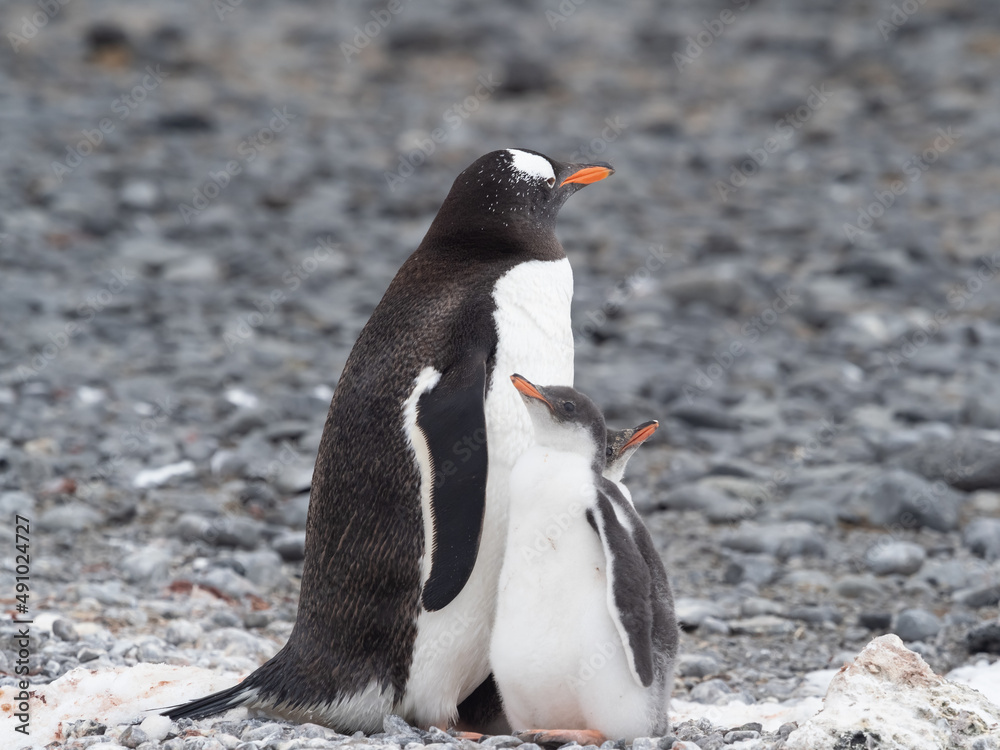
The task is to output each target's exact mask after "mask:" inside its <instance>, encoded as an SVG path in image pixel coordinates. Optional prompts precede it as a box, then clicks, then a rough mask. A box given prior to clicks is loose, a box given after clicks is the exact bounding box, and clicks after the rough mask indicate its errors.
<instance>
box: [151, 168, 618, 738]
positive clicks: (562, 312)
mask: <svg viewBox="0 0 1000 750" xmlns="http://www.w3.org/2000/svg"><path fill="white" fill-rule="evenodd" d="M612 171H613V170H612V169H611V167H610V166H608V165H607V164H564V163H561V162H557V161H554V160H552V159H550V158H548V157H547V156H544V155H542V154H540V153H537V152H534V151H527V150H522V149H505V150H500V151H493V152H491V153H489V154H486V155H485V156H483V157H481V158H479V159H478V160H476V161H475V162H474V163H473V164H472V165H471V166H470V167H468V168H467V169H466V170H465V171H464V172H462V173H461V174H460V175H459V176H458V177H457V179H456V180H455V183H454V185H453V186H452V189H451V192H450V193H449V194H448V196H447V198H445V201H444V203H443V204H442V206H441V209H440V211H438V214H437V217H435V219H434V221H433V223H432V224H431V226H430V229H429V230H428V231H427V235H426V236H425V237H424V239H423V242H421V243H420V246H419V247H418V248H417V250H416V251H415V252H414V253H413V255H411V256H410V257H409V258H408V259H407V261H406V262H405V263H404V264H403V266H402V268H401V269H400V270H399V272H398V273H397V274H396V277H395V278H394V279H393V280H392V283H391V284H390V285H389V288H388V290H387V291H386V293H385V296H384V297H383V298H382V301H381V302H380V303H379V304H378V306H377V307H376V308H375V312H374V313H372V316H371V319H370V320H369V321H368V323H367V325H366V326H365V327H364V329H363V330H362V332H361V335H360V337H359V338H358V341H357V343H356V344H355V345H354V349H353V350H352V352H351V355H350V357H349V358H348V360H347V364H346V366H345V368H344V372H343V374H342V376H341V378H340V381H339V382H338V384H337V388H336V391H335V393H334V396H333V400H332V403H331V404H330V412H329V414H328V416H327V420H326V426H325V427H324V430H323V437H322V440H321V442H320V447H319V455H318V456H317V459H316V469H315V472H314V474H313V482H312V496H311V499H310V504H309V516H308V521H307V526H306V549H305V562H304V564H303V569H302V588H301V594H300V597H299V608H298V614H297V617H296V622H295V627H294V629H293V630H292V634H291V636H290V637H289V639H288V642H287V643H286V644H285V646H284V648H283V649H282V650H281V651H280V652H279V653H278V654H276V655H275V656H274V657H273V658H272V659H271V660H269V661H268V662H267V663H265V664H264V665H262V666H261V667H260V668H259V669H257V670H256V671H254V672H253V673H252V674H250V675H249V676H248V677H247V678H246V679H245V680H244V681H243V682H242V683H240V684H239V685H236V686H234V687H232V688H229V689H228V690H223V691H221V692H219V693H215V694H213V695H209V696H206V697H204V698H201V699H199V700H195V701H192V702H190V703H187V704H184V705H182V706H179V707H176V708H173V709H170V710H168V711H167V712H166V713H167V715H169V716H170V717H171V718H175V719H176V718H180V717H185V716H187V717H191V718H199V717H202V716H208V715H210V714H214V713H218V712H220V711H224V710H226V709H229V708H233V707H235V706H248V707H251V708H255V709H260V710H263V711H264V712H266V713H271V714H275V715H279V716H283V717H287V718H290V719H293V720H297V721H309V722H314V723H318V724H325V725H327V726H330V727H333V728H334V729H337V730H338V731H341V732H355V731H359V730H360V731H364V732H371V731H377V730H379V729H380V728H381V727H382V720H383V716H384V715H386V714H389V713H395V714H399V715H401V716H403V717H404V718H406V719H407V720H408V721H410V722H412V723H415V724H418V725H422V726H429V725H432V724H433V725H437V726H440V727H446V726H450V725H452V724H453V723H454V722H455V721H456V719H457V718H458V715H459V704H460V703H462V701H464V700H466V699H468V702H470V703H474V704H476V705H472V706H471V707H470V713H476V714H479V715H483V714H488V713H489V704H490V703H492V702H495V699H496V691H495V686H494V684H493V680H492V678H491V677H490V667H489V646H490V635H491V630H492V624H493V617H494V611H495V606H496V588H497V579H498V576H499V573H500V567H501V562H502V556H503V551H504V544H505V536H506V529H507V505H508V495H509V477H510V471H511V468H512V467H513V464H514V462H515V461H516V460H517V458H518V457H519V456H520V454H521V452H522V451H523V450H524V449H525V448H526V447H527V446H528V445H530V444H531V434H532V429H533V428H532V424H531V421H530V418H529V416H528V414H527V412H526V411H525V409H524V407H523V405H522V403H521V398H520V396H519V395H518V393H517V391H516V390H515V389H513V388H511V387H510V382H509V378H510V376H511V374H513V373H515V372H517V373H522V374H523V375H524V376H526V377H528V378H530V379H531V380H533V381H535V382H540V383H548V384H553V385H567V386H571V385H572V384H573V334H572V329H571V323H570V300H571V298H572V295H573V274H572V270H571V269H570V265H569V260H568V259H567V258H566V254H565V252H564V251H563V248H562V246H561V245H560V244H559V241H558V240H557V239H556V236H555V232H554V229H555V219H556V215H557V214H558V212H559V209H560V207H561V206H562V205H563V203H564V202H565V201H566V199H567V198H568V197H569V196H570V195H572V194H573V193H575V192H576V191H577V190H579V189H580V188H581V187H583V186H584V185H587V184H589V183H591V182H596V181H598V180H602V179H604V178H605V177H607V176H608V175H610V174H611V173H612ZM470 696H471V697H470ZM463 713H464V709H463Z"/></svg>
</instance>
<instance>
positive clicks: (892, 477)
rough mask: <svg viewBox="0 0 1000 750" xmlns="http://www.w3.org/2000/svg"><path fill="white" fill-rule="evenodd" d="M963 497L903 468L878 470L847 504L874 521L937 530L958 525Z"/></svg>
mask: <svg viewBox="0 0 1000 750" xmlns="http://www.w3.org/2000/svg"><path fill="white" fill-rule="evenodd" d="M960 503H961V496H960V495H959V494H958V493H957V492H955V491H954V490H952V489H951V488H949V487H947V486H944V485H942V484H934V483H932V482H929V481H927V480H926V479H925V478H923V477H920V476H917V475H916V474H913V473H911V472H908V471H905V470H903V469H890V470H887V471H879V472H876V473H875V474H874V475H873V476H872V477H871V478H870V479H868V480H867V481H865V482H864V483H863V484H862V485H861V486H860V487H858V488H857V489H855V490H853V491H852V492H851V493H850V494H849V495H848V497H847V502H846V506H847V508H848V509H849V510H850V512H851V513H855V514H857V515H858V516H859V517H860V518H862V519H864V520H865V521H867V522H868V523H870V524H873V525H875V526H882V527H899V528H903V529H917V528H921V527H925V526H926V527H927V528H930V529H934V530H935V531H953V530H954V529H956V528H958V508H959V505H960Z"/></svg>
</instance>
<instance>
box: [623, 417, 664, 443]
mask: <svg viewBox="0 0 1000 750" xmlns="http://www.w3.org/2000/svg"><path fill="white" fill-rule="evenodd" d="M659 426H660V423H659V422H657V421H656V420H655V419H654V420H653V421H652V422H646V423H645V424H641V425H639V426H638V427H636V428H635V433H633V435H632V437H630V438H629V439H628V442H627V443H625V445H623V446H622V450H625V449H626V448H630V447H631V446H633V445H641V444H642V443H645V442H646V441H647V440H649V438H650V436H651V435H652V434H653V433H654V432H656V428H657V427H659Z"/></svg>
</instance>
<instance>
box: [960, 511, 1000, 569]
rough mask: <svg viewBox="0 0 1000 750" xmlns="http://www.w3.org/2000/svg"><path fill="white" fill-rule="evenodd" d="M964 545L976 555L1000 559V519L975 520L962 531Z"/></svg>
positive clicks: (989, 558)
mask: <svg viewBox="0 0 1000 750" xmlns="http://www.w3.org/2000/svg"><path fill="white" fill-rule="evenodd" d="M962 543H963V544H964V545H965V546H966V547H968V548H969V549H970V550H971V551H972V553H973V554H974V555H978V556H979V557H983V558H986V560H989V561H991V562H992V561H993V560H998V559H1000V518H975V519H973V520H972V521H970V522H969V523H968V524H967V525H966V527H965V528H964V529H963V530H962Z"/></svg>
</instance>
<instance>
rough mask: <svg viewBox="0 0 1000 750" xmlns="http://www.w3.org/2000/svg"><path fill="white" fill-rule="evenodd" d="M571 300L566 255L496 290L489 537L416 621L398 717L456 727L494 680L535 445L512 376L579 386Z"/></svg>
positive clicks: (527, 268) (530, 267)
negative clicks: (516, 488)
mask: <svg viewBox="0 0 1000 750" xmlns="http://www.w3.org/2000/svg"><path fill="white" fill-rule="evenodd" d="M572 298H573V271H572V269H571V268H570V265H569V260H567V259H565V258H564V259H562V260H558V261H529V262H526V263H521V264H519V265H517V266H515V267H514V268H513V269H511V270H510V271H509V272H508V273H507V274H506V275H505V276H503V277H502V278H501V279H500V280H499V281H498V282H497V284H496V286H495V287H494V299H495V300H496V306H497V310H496V313H495V320H496V330H497V351H496V364H495V366H494V369H493V378H492V382H491V383H490V385H489V390H488V391H487V394H486V433H487V446H488V449H489V473H488V477H487V481H486V513H485V517H484V520H483V534H482V539H481V541H480V544H479V555H478V557H477V558H476V566H475V568H474V569H473V571H472V576H471V577H470V578H469V581H468V583H466V584H465V588H464V589H462V591H461V593H460V594H459V595H458V596H457V597H456V598H455V600H454V601H452V603H451V604H449V605H448V606H447V607H445V608H444V609H442V610H440V611H438V612H421V614H420V617H419V618H418V620H417V640H416V644H415V648H414V658H413V663H412V665H411V667H410V679H409V681H408V682H407V686H406V692H405V694H404V696H403V700H402V701H401V703H400V704H399V706H398V707H397V711H398V712H399V713H400V714H401V715H403V716H406V717H408V718H410V719H411V720H412V721H415V722H416V723H418V724H422V725H424V726H429V725H431V724H434V725H436V726H439V727H442V728H443V727H446V726H450V725H451V724H452V723H453V722H454V720H455V718H456V708H457V706H458V703H460V702H461V701H462V700H463V699H464V698H465V697H466V696H468V694H469V693H471V692H472V691H473V690H474V689H475V688H476V687H477V686H478V685H479V684H480V683H481V682H482V681H483V680H485V679H486V677H487V676H488V675H489V673H490V663H489V648H490V637H491V633H492V627H493V617H494V611H495V607H496V590H497V579H498V578H499V575H500V567H501V564H502V562H503V552H504V541H505V537H506V529H507V507H508V503H509V498H510V472H511V469H512V467H513V466H514V462H515V461H516V460H517V459H518V457H519V456H520V455H521V454H522V453H523V452H524V450H525V449H526V448H528V447H529V446H530V445H531V444H532V442H533V437H532V434H533V433H532V425H531V420H530V418H529V417H528V413H527V410H526V409H525V407H524V404H523V403H522V402H521V397H520V395H519V394H518V392H517V390H516V389H515V388H514V385H513V384H512V383H511V382H510V376H511V375H513V374H514V373H518V374H520V375H524V376H525V377H526V378H528V379H529V380H531V381H532V382H533V383H538V384H539V385H572V384H573V332H572V327H571V320H570V303H571V301H572ZM425 554H426V553H425ZM426 567H427V566H426V565H425V570H426Z"/></svg>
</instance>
